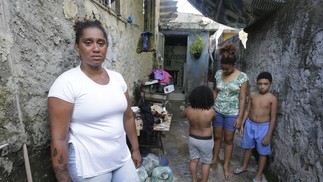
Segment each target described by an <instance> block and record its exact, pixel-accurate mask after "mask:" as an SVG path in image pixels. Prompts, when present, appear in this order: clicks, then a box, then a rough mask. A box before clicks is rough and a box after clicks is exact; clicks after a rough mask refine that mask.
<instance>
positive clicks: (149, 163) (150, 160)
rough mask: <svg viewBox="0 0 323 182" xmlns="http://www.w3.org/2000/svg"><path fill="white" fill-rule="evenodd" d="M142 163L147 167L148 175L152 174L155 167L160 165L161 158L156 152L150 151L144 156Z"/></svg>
mask: <svg viewBox="0 0 323 182" xmlns="http://www.w3.org/2000/svg"><path fill="white" fill-rule="evenodd" d="M142 165H143V166H144V167H145V169H146V171H147V173H148V176H151V173H152V171H153V169H154V168H155V167H157V166H159V158H158V156H156V155H155V154H152V153H149V154H148V155H147V156H146V157H144V158H143V161H142Z"/></svg>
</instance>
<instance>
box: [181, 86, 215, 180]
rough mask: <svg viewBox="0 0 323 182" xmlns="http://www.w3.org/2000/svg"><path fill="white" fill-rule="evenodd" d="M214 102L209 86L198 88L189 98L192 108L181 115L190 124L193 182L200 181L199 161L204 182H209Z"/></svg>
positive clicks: (186, 109) (212, 143)
mask: <svg viewBox="0 0 323 182" xmlns="http://www.w3.org/2000/svg"><path fill="white" fill-rule="evenodd" d="M213 100H214V99H213V92H212V90H211V89H210V88H209V87H208V86H199V87H196V88H195V89H194V90H193V91H192V92H191V94H190V96H189V102H190V106H188V107H187V108H185V109H184V111H183V112H182V113H181V116H182V117H184V118H185V117H186V118H187V119H188V121H189V123H190V126H189V141H188V144H189V153H190V172H191V176H192V181H193V182H197V181H198V180H197V167H198V162H199V160H200V161H201V163H202V182H207V180H208V177H209V172H210V163H211V161H212V157H213V145H214V141H213V138H212V134H213V130H212V126H211V124H212V119H213V117H214V116H215V111H214V109H213V108H212V107H213V104H214V101H213Z"/></svg>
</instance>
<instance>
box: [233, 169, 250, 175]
mask: <svg viewBox="0 0 323 182" xmlns="http://www.w3.org/2000/svg"><path fill="white" fill-rule="evenodd" d="M245 172H248V170H247V169H240V168H237V169H236V170H234V171H233V173H234V174H242V173H245Z"/></svg>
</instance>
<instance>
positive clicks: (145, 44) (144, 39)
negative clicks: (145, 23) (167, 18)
mask: <svg viewBox="0 0 323 182" xmlns="http://www.w3.org/2000/svg"><path fill="white" fill-rule="evenodd" d="M155 50H156V49H155V37H154V33H152V32H142V33H141V36H140V38H139V41H138V45H137V53H141V52H153V51H155Z"/></svg>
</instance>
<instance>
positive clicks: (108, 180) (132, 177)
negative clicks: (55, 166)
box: [68, 143, 140, 182]
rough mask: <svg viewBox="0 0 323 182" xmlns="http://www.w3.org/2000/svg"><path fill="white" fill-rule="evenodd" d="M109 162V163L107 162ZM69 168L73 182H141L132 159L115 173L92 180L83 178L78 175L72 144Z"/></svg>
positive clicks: (92, 178)
mask: <svg viewBox="0 0 323 182" xmlns="http://www.w3.org/2000/svg"><path fill="white" fill-rule="evenodd" d="M107 162H108V161H107ZM68 167H69V170H70V174H71V178H72V181H73V182H120V181H122V182H123V181H125V182H126V181H127V182H139V181H140V180H139V177H138V174H137V170H136V168H135V165H134V163H133V161H132V159H130V160H129V161H128V162H127V163H125V165H124V166H122V167H120V168H118V169H115V170H114V171H111V172H108V173H104V174H101V175H99V176H94V177H90V178H83V177H82V176H78V175H77V170H76V163H75V151H74V146H73V144H72V143H70V144H68Z"/></svg>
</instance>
